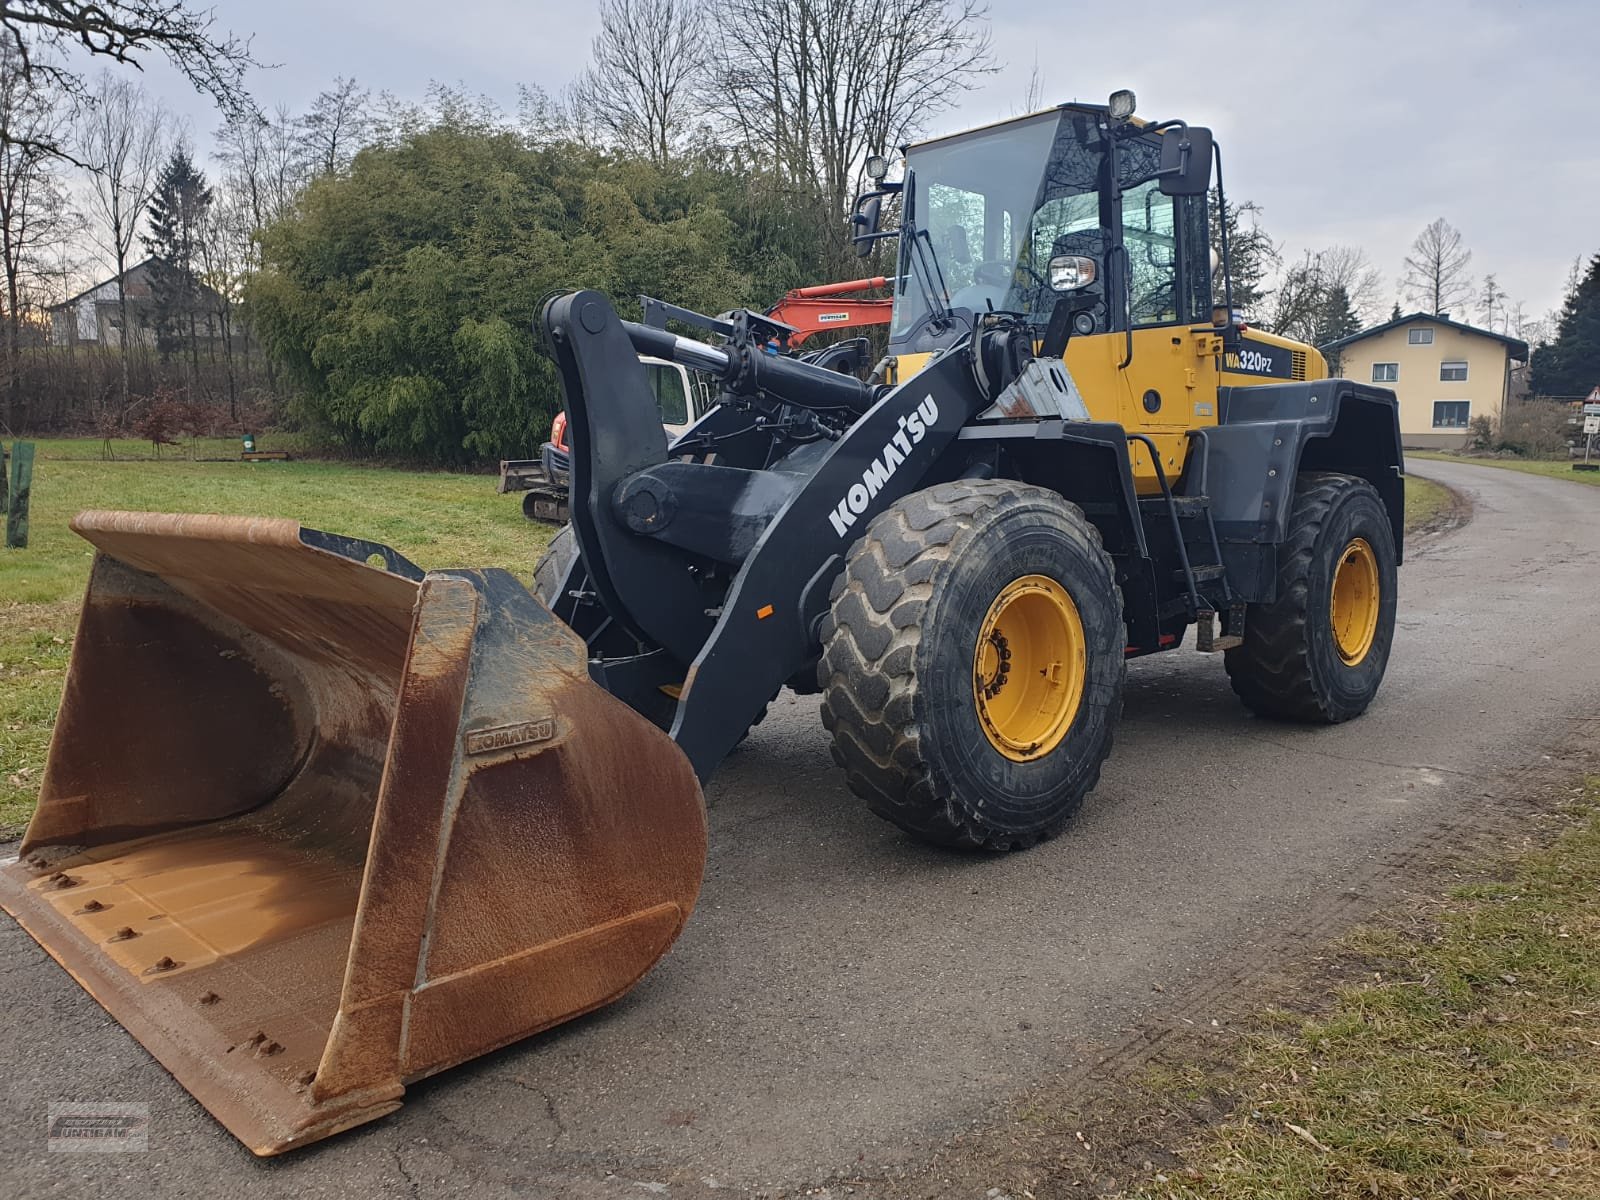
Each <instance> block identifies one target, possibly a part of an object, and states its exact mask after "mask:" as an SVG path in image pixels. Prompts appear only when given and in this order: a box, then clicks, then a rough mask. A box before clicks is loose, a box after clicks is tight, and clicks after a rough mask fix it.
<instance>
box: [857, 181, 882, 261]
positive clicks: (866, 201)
mask: <svg viewBox="0 0 1600 1200" xmlns="http://www.w3.org/2000/svg"><path fill="white" fill-rule="evenodd" d="M882 215H883V197H882V196H880V195H878V194H877V193H875V192H874V193H869V194H868V195H865V196H862V197H861V198H859V199H858V200H857V201H856V207H855V211H854V212H853V213H851V214H850V240H851V242H852V243H853V244H854V245H855V248H856V257H857V258H865V257H866V256H867V255H869V254H871V253H872V245H873V243H874V242H875V241H876V240H877V235H878V222H879V220H880V219H881V217H882Z"/></svg>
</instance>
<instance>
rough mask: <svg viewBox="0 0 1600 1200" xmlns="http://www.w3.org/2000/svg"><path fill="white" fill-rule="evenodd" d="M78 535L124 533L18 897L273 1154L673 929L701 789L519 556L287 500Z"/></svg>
mask: <svg viewBox="0 0 1600 1200" xmlns="http://www.w3.org/2000/svg"><path fill="white" fill-rule="evenodd" d="M73 528H74V529H76V530H77V532H78V533H80V534H82V535H83V536H84V537H85V538H87V539H88V540H89V541H90V542H92V543H94V545H95V546H96V548H97V549H98V554H97V555H96V557H95V562H94V568H93V573H92V575H91V577H90V581H89V588H88V592H87V595H86V596H85V599H84V606H83V614H82V617H81V620H80V623H79V626H78V634H77V638H76V640H75V641H74V643H73V650H72V664H71V668H70V670H69V672H68V676H67V685H66V691H65V695H64V697H63V700H62V705H61V714H60V718H59V720H58V721H57V724H56V729H55V735H54V739H53V741H52V742H51V746H50V758H49V762H48V765H47V767H46V769H45V776H44V784H43V791H42V794H41V796H40V801H39V809H38V811H37V813H36V814H35V815H34V818H33V821H32V823H31V824H30V825H29V827H28V832H27V836H26V838H25V839H24V841H23V843H22V847H21V849H20V852H19V853H20V856H21V857H20V860H19V861H18V862H16V863H13V864H11V865H9V866H6V867H5V868H4V869H3V870H0V904H3V905H4V907H5V908H6V910H7V911H8V912H10V913H11V914H12V915H13V916H14V917H16V919H17V920H18V921H19V922H20V923H21V924H22V926H23V927H24V928H25V929H27V931H28V932H29V933H30V934H32V935H33V937H34V938H35V939H36V940H37V941H38V942H39V944H40V945H42V946H43V947H44V948H45V949H46V950H47V951H49V952H50V954H51V955H53V956H54V957H55V958H56V959H57V960H58V961H59V962H60V963H61V964H62V966H64V967H66V969H67V970H68V971H69V972H71V974H72V975H73V977H74V978H75V979H77V980H78V982H79V983H81V984H82V985H83V986H84V988H85V989H87V990H88V992H89V993H90V994H91V995H92V996H94V998H95V999H96V1000H98V1001H99V1002H100V1003H101V1004H102V1005H104V1006H105V1008H106V1009H107V1010H108V1011H109V1012H110V1013H111V1014H112V1016H114V1017H115V1018H116V1019H117V1020H119V1021H120V1022H122V1024H123V1025H124V1026H125V1027H126V1028H127V1029H128V1030H129V1031H130V1032H131V1033H132V1034H133V1035H134V1036H135V1037H136V1038H138V1039H139V1041H141V1042H143V1043H144V1045H145V1046H146V1047H148V1048H149V1050H150V1051H151V1052H152V1053H153V1054H154V1055H155V1056H156V1058H158V1059H159V1060H160V1061H161V1062H162V1064H163V1065H164V1066H166V1068H167V1069H168V1070H170V1071H171V1072H172V1073H173V1075H175V1076H176V1077H177V1078H178V1080H179V1082H181V1083H182V1084H183V1085H184V1087H186V1088H188V1089H189V1091H190V1092H192V1093H193V1094H194V1096H195V1097H196V1098H197V1099H198V1100H199V1101H200V1102H201V1103H202V1104H204V1105H205V1106H206V1107H207V1108H208V1109H210V1110H211V1112H212V1113H213V1114H215V1116H216V1117H217V1118H218V1119H219V1120H220V1121H221V1122H222V1123H223V1124H224V1125H226V1126H227V1127H228V1129H229V1130H231V1131H232V1132H233V1133H234V1134H235V1135H236V1136H237V1137H238V1138H239V1139H240V1140H241V1141H243V1142H244V1143H245V1144H246V1145H247V1146H249V1147H250V1149H252V1150H253V1151H255V1152H256V1153H257V1154H277V1153H280V1152H282V1151H284V1150H288V1149H292V1148H293V1147H295V1146H300V1145H304V1144H305V1143H307V1142H311V1141H315V1140H316V1139H318V1138H323V1137H327V1136H328V1135H330V1134H333V1133H337V1132H338V1131H340V1130H342V1129H347V1128H349V1127H351V1126H353V1125H358V1124H360V1123H362V1122H364V1121H370V1120H372V1119H374V1118H376V1117H379V1116H382V1115H384V1114H385V1113H388V1112H391V1111H393V1110H394V1109H395V1108H398V1107H399V1105H400V1098H401V1095H402V1093H403V1091H404V1088H405V1085H406V1084H407V1083H408V1082H410V1081H412V1080H415V1079H419V1078H421V1077H423V1076H426V1075H429V1074H432V1073H434V1072H436V1071H439V1070H442V1069H444V1068H446V1067H449V1066H451V1065H453V1064H455V1063H459V1062H462V1061H464V1060H466V1059H469V1058H472V1057H473V1056H475V1055H479V1054H483V1053H485V1052H487V1051H489V1050H493V1049H495V1048H497V1047H500V1046H504V1045H506V1044H507V1043H509V1042H513V1041H515V1040H517V1039H518V1038H522V1037H525V1036H527V1035H528V1034H531V1033H535V1032H537V1031H538V1030H541V1029H545V1028H548V1027H549V1026H552V1025H555V1024H557V1023H559V1022H561V1021H565V1020H568V1019H570V1018H572V1017H575V1016H577V1015H579V1014H580V1013H584V1012H588V1011H590V1010H592V1009H595V1008H598V1007H600V1006H601V1005H604V1004H607V1003H609V1002H610V1001H612V1000H615V999H617V998H618V997H620V996H621V995H623V993H625V992H626V991H628V989H629V988H630V987H632V986H633V985H634V984H635V983H636V982H638V980H639V979H640V977H641V976H643V975H644V973H645V972H646V971H648V970H649V969H650V967H651V966H652V965H653V964H654V963H655V962H656V961H657V960H658V959H659V958H660V957H661V956H662V955H663V954H664V953H666V951H667V949H668V947H669V946H670V945H671V944H672V941H673V939H674V938H675V937H677V935H678V932H679V931H680V930H681V929H682V928H683V924H684V921H685V920H686V919H687V918H688V916H689V913H690V911H691V909H692V908H693V906H694V902H695V897H696V895H697V893H698V891H699V886H700V877H701V872H702V870H703V867H704V864H705V837H706V833H705V808H704V803H703V801H702V799H701V795H700V788H699V785H698V784H697V783H696V781H695V778H694V775H693V772H692V771H691V770H690V767H689V764H688V761H687V760H686V759H685V758H684V756H683V755H682V754H681V753H680V752H679V751H678V749H677V747H676V746H674V745H673V744H672V742H671V741H670V740H669V739H668V738H667V737H666V735H665V734H663V733H662V732H661V731H660V730H658V729H657V728H655V726H653V725H651V724H650V723H649V722H647V721H646V720H644V719H643V718H642V717H640V716H638V715H637V714H636V713H634V712H633V711H632V710H631V709H629V708H628V707H627V706H626V705H624V704H622V703H621V702H620V701H618V700H616V699H614V698H613V697H612V696H610V695H609V694H607V693H606V692H605V691H603V690H602V689H601V688H599V687H598V686H596V685H595V684H593V683H591V682H590V680H589V675H588V670H587V658H586V653H585V648H584V645H583V642H582V641H581V640H580V639H579V638H578V636H577V635H576V634H574V633H573V632H572V631H571V630H570V629H568V628H567V627H566V626H565V625H564V624H562V623H561V622H560V621H558V620H557V619H556V618H554V617H553V616H551V615H550V613H549V612H548V611H547V610H546V609H545V608H544V607H543V606H542V605H541V604H539V602H538V601H537V600H535V599H534V598H533V597H532V596H531V595H530V594H529V593H528V591H527V590H526V589H525V588H524V587H523V586H522V585H521V584H520V583H519V582H518V581H517V580H516V578H515V577H514V576H512V575H510V574H508V573H506V572H504V571H498V570H469V571H444V572H433V573H429V574H427V575H424V574H423V573H422V572H421V571H419V570H417V568H415V567H413V566H412V565H411V564H410V563H408V562H406V561H405V560H404V559H403V558H401V557H400V556H399V555H397V554H395V553H394V552H393V551H392V550H389V549H388V548H387V547H382V546H377V545H374V544H372V543H367V542H360V541H356V540H353V539H348V538H338V537H334V536H331V535H328V534H324V533H320V532H317V531H315V530H310V529H302V528H301V527H300V526H299V525H298V524H296V523H295V522H293V521H286V520H260V519H249V518H238V517H216V516H168V515H161V514H150V513H117V512H88V513H84V514H82V515H81V516H80V517H79V518H78V519H77V520H76V521H75V522H73ZM379 563H381V564H382V565H376V564H379Z"/></svg>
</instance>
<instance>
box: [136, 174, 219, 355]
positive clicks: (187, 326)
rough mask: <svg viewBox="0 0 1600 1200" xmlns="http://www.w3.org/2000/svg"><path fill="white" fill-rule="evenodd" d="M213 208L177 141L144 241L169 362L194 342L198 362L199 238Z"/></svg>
mask: <svg viewBox="0 0 1600 1200" xmlns="http://www.w3.org/2000/svg"><path fill="white" fill-rule="evenodd" d="M210 209H211V188H210V187H208V186H207V184H206V177H205V175H203V174H202V173H201V172H200V170H199V168H198V167H196V166H195V165H194V162H193V160H191V159H190V157H189V152H188V149H187V147H184V146H178V147H177V148H176V149H174V150H173V152H172V156H171V157H170V158H168V159H167V163H166V165H165V166H164V167H162V168H161V174H160V176H159V177H158V178H157V180H156V190H155V195H154V197H153V198H152V199H151V201H150V211H149V227H150V232H149V233H147V234H146V235H145V238H144V244H145V249H146V251H148V252H149V254H150V258H151V262H150V299H151V304H152V307H153V310H154V312H153V317H154V323H155V329H156V349H157V350H158V351H159V352H160V354H161V358H162V360H163V361H170V360H171V358H172V356H173V354H174V353H175V352H177V351H178V350H179V349H181V348H182V346H183V342H184V338H185V337H187V338H188V341H189V354H190V359H191V363H192V365H193V366H195V367H196V368H198V366H199V347H198V343H199V339H198V337H197V319H196V318H197V317H198V316H199V315H200V313H201V312H202V310H203V308H204V297H203V295H202V293H201V288H200V279H199V271H200V264H199V258H200V241H201V238H202V236H203V231H204V229H205V223H206V216H207V214H208V213H209V212H210Z"/></svg>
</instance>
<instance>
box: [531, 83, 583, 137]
mask: <svg viewBox="0 0 1600 1200" xmlns="http://www.w3.org/2000/svg"><path fill="white" fill-rule="evenodd" d="M517 124H518V125H520V126H521V127H522V132H523V133H524V134H525V135H526V136H527V138H528V139H529V141H531V142H533V143H535V144H538V143H543V142H549V141H556V140H561V139H567V138H571V139H574V140H583V137H582V133H583V131H582V130H581V129H580V128H579V126H578V122H577V121H576V120H575V119H574V114H573V112H572V103H571V97H570V95H569V96H568V97H566V98H558V97H555V96H552V95H551V94H550V93H549V92H547V91H545V90H544V89H543V88H542V87H540V86H539V85H538V84H536V83H524V84H520V85H518V87H517Z"/></svg>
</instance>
